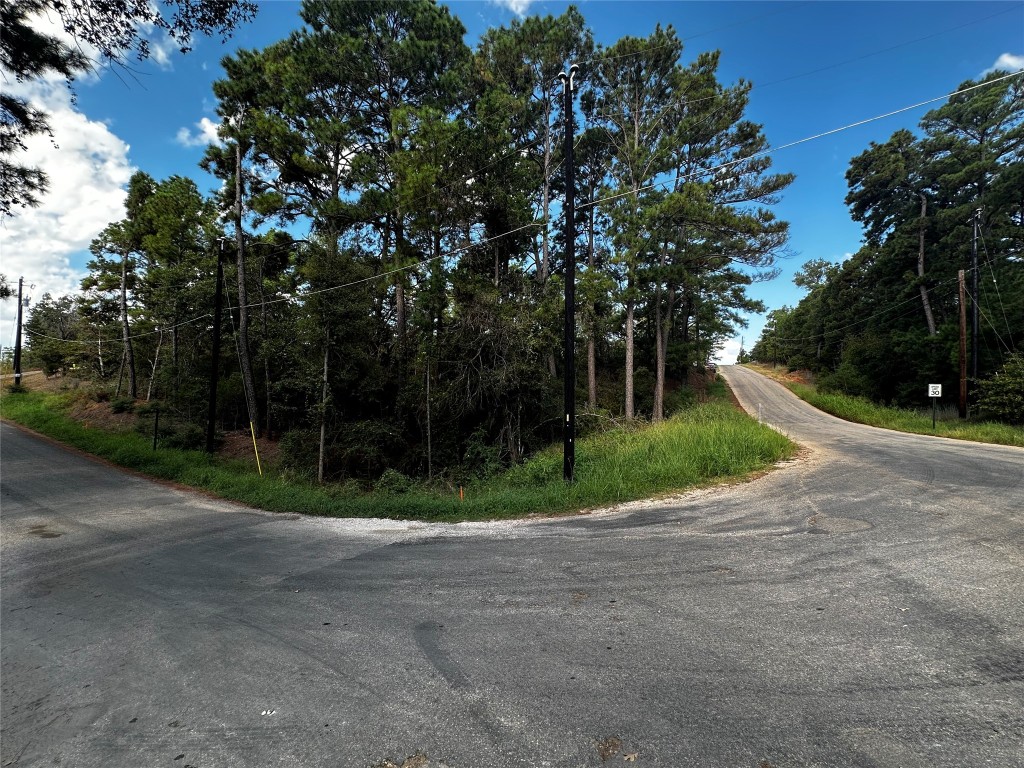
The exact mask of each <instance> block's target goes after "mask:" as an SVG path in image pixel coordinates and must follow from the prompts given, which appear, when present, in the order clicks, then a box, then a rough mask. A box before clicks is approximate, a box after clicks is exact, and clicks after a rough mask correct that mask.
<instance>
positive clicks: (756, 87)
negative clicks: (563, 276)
mask: <svg viewBox="0 0 1024 768" xmlns="http://www.w3.org/2000/svg"><path fill="white" fill-rule="evenodd" d="M1021 8H1024V5H1013V6H1010V7H1009V8H1007V9H1005V10H1001V11H997V12H996V13H993V14H991V15H989V16H982V17H981V18H979V19H973V20H972V21H968V22H966V23H964V24H959V25H957V26H955V27H949V28H947V29H942V30H939V31H938V32H933V33H931V34H929V35H925V36H923V37H917V38H914V39H913V40H907V41H904V42H902V43H897V44H896V45H891V46H888V47H887V48H879V49H877V50H874V51H870V52H868V53H864V54H861V55H859V56H854V57H853V58H850V59H844V60H843V61H838V62H835V63H832V64H826V65H825V66H823V67H818V68H816V69H810V70H807V71H806V72H800V73H797V74H795V75H788V76H787V77H783V78H779V79H778V80H769V81H768V82H766V83H750V84H749V86H750V87H749V88H748V92H750V91H754V90H760V89H762V88H768V87H770V86H773V85H780V84H781V83H788V82H790V81H791V80H799V79H801V78H804V77H810V76H811V75H816V74H818V73H820V72H827V71H829V70H831V69H838V68H839V67H843V66H846V65H847V64H853V63H854V62H857V61H862V60H864V59H869V58H872V57H873V56H879V55H881V54H883V53H889V52H890V51H895V50H898V49H900V48H904V47H906V46H908V45H914V44H915V43H921V42H924V41H925V40H931V39H932V38H935V37H941V36H942V35H945V34H948V33H950V32H956V31H958V30H961V29H965V28H966V27H970V26H973V25H975V24H980V23H982V22H983V21H988V20H989V19H994V18H995V17H997V16H1002V15H1003V14H1006V13H1010V12H1011V11H1016V10H1020V9H1021ZM766 15H771V14H766ZM658 47H662V46H658ZM650 50H655V49H650ZM640 53H643V51H638V52H637V53H633V54H624V55H625V56H636V55H640ZM718 97H719V95H715V96H704V97H701V98H699V99H693V100H689V101H684V102H681V103H680V104H679V106H685V107H689V106H692V105H696V104H700V103H701V102H704V101H709V100H711V99H715V98H718ZM660 109H662V108H661V107H651V108H650V110H647V109H644V110H638V111H641V112H647V111H653V110H660ZM627 114H631V113H627V112H604V113H598V114H596V115H594V117H605V118H608V117H622V116H624V115H627Z"/></svg>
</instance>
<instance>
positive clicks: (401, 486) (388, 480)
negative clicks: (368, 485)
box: [373, 469, 412, 494]
mask: <svg viewBox="0 0 1024 768" xmlns="http://www.w3.org/2000/svg"><path fill="white" fill-rule="evenodd" d="M373 489H374V490H375V491H377V492H378V493H387V494H397V493H406V492H408V491H409V490H411V489H412V480H411V479H410V478H408V477H406V476H405V475H403V474H402V473H401V472H399V471H397V470H394V469H385V470H384V474H382V475H381V476H380V477H378V478H377V482H376V483H374V485H373Z"/></svg>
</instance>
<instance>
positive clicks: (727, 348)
mask: <svg viewBox="0 0 1024 768" xmlns="http://www.w3.org/2000/svg"><path fill="white" fill-rule="evenodd" d="M747 351H748V352H749V351H750V347H749V346H748V347H747ZM739 353H740V340H739V339H738V338H735V339H729V340H727V341H726V342H725V343H724V344H722V348H721V349H719V350H716V353H715V355H714V358H715V362H716V363H719V364H721V365H733V364H734V363H735V362H736V356H737V355H739Z"/></svg>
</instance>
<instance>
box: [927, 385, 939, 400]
mask: <svg viewBox="0 0 1024 768" xmlns="http://www.w3.org/2000/svg"><path fill="white" fill-rule="evenodd" d="M928 397H942V385H941V384H929V385H928Z"/></svg>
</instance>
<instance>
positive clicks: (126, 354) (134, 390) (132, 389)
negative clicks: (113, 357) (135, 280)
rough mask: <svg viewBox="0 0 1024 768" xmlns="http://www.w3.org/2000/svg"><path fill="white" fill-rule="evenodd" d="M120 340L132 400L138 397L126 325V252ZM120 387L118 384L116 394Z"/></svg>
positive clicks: (122, 265)
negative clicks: (122, 345)
mask: <svg viewBox="0 0 1024 768" xmlns="http://www.w3.org/2000/svg"><path fill="white" fill-rule="evenodd" d="M121 338H122V339H123V340H124V360H125V365H126V366H127V368H128V395H129V396H130V397H131V399H132V400H134V399H135V398H137V397H138V396H139V388H138V383H137V382H136V380H135V351H134V350H133V349H132V332H131V328H130V327H129V325H128V252H127V251H125V252H124V253H122V254H121ZM120 390H121V386H120V382H118V392H119V393H120Z"/></svg>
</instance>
